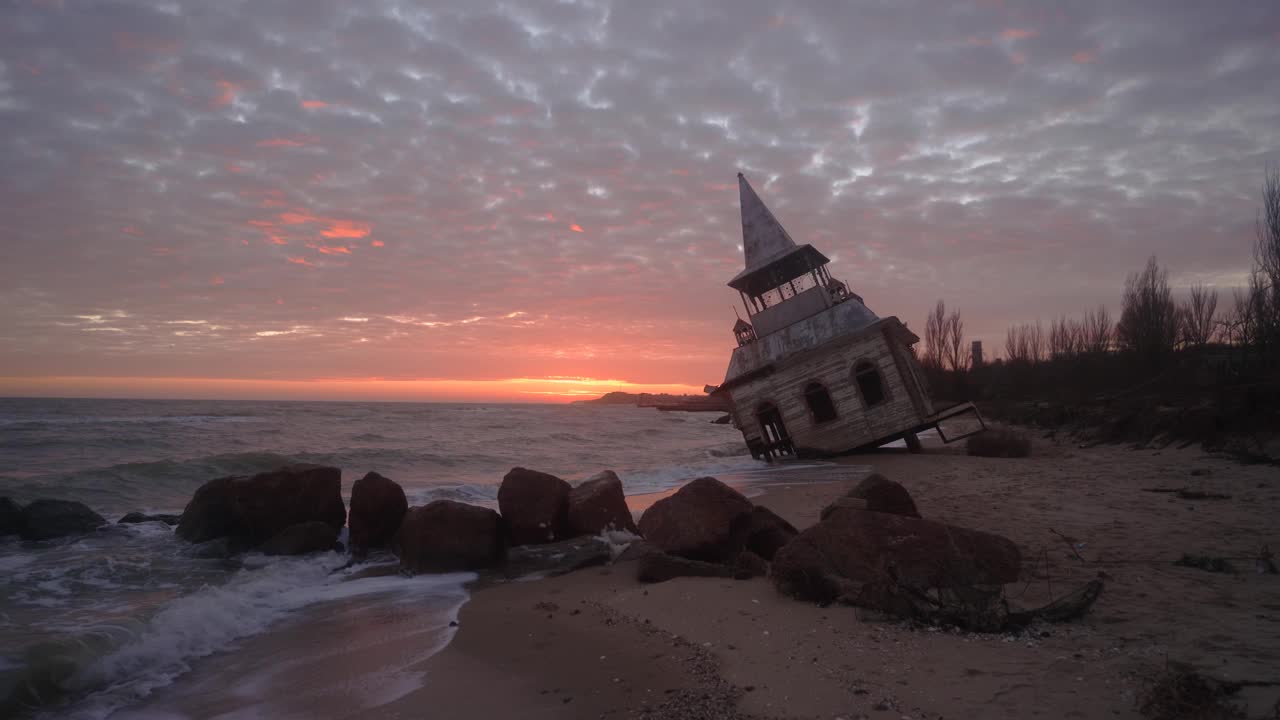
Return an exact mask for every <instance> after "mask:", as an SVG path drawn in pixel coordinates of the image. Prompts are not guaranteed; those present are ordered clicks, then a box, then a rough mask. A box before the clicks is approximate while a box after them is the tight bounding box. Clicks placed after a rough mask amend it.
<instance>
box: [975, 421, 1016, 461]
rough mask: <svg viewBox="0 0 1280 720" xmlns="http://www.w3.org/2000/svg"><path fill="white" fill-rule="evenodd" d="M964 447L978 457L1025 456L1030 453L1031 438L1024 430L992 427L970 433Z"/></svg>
mask: <svg viewBox="0 0 1280 720" xmlns="http://www.w3.org/2000/svg"><path fill="white" fill-rule="evenodd" d="M965 448H966V449H967V450H968V452H969V454H970V455H978V456H980V457H1004V458H1016V457H1027V456H1029V455H1030V454H1031V438H1030V437H1029V436H1028V435H1027V434H1026V433H1024V432H1018V431H1017V430H1010V429H1008V428H992V429H990V430H986V431H984V432H980V433H978V434H977V435H971V436H970V437H969V440H968V442H966V443H965Z"/></svg>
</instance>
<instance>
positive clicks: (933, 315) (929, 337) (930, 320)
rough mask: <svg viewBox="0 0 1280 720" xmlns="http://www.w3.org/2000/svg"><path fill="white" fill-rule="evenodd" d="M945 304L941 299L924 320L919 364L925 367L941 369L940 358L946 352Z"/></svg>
mask: <svg viewBox="0 0 1280 720" xmlns="http://www.w3.org/2000/svg"><path fill="white" fill-rule="evenodd" d="M946 332H947V306H946V305H944V304H943V302H942V301H941V300H939V301H938V304H937V305H935V306H934V308H933V311H932V312H930V313H929V315H928V316H927V317H926V318H925V320H924V345H925V350H924V357H923V358H922V359H921V364H922V365H924V366H925V367H926V368H933V369H939V370H940V369H942V358H943V356H944V354H945V353H946V349H945V348H946V345H947V340H946Z"/></svg>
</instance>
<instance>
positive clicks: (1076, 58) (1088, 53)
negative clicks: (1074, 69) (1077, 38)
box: [1071, 50, 1098, 65]
mask: <svg viewBox="0 0 1280 720" xmlns="http://www.w3.org/2000/svg"><path fill="white" fill-rule="evenodd" d="M1096 59H1098V56H1097V55H1096V54H1094V52H1093V51H1092V50H1081V51H1079V52H1077V53H1076V54H1075V55H1072V56H1071V62H1073V63H1076V64H1078V65H1086V64H1088V63H1091V62H1093V61H1094V60H1096Z"/></svg>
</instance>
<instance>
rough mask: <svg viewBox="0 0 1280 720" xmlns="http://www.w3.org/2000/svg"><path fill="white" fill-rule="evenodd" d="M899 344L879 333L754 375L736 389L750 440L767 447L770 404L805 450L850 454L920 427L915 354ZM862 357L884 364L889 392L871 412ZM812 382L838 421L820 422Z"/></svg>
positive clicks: (737, 411)
mask: <svg viewBox="0 0 1280 720" xmlns="http://www.w3.org/2000/svg"><path fill="white" fill-rule="evenodd" d="M881 322H885V323H887V322H896V320H893V321H881ZM895 345H900V341H898V340H897V339H896V338H894V337H893V335H892V334H891V333H885V332H883V331H882V330H881V329H880V328H877V329H876V330H875V331H873V332H863V333H859V334H857V335H853V336H846V337H843V338H837V339H836V340H834V341H832V342H830V343H827V344H825V345H822V346H820V347H818V348H814V349H813V350H810V351H806V352H803V353H797V354H796V355H795V356H793V357H792V358H788V359H787V362H786V363H785V365H781V364H780V365H779V366H777V367H775V369H774V372H773V373H771V374H769V375H768V376H764V377H759V378H753V379H752V380H749V381H747V382H743V383H741V384H739V385H737V386H735V387H733V388H731V389H730V390H728V392H729V394H730V396H731V398H732V400H733V416H734V420H735V422H736V424H737V425H738V427H739V428H741V429H742V431H743V436H744V437H745V438H747V440H748V441H750V440H756V441H759V442H761V443H766V444H767V442H768V440H767V438H765V437H764V436H763V434H762V433H761V431H760V427H759V422H757V420H756V417H755V412H756V409H757V408H759V407H761V406H762V405H764V404H765V403H771V404H773V405H774V406H776V407H777V408H778V411H779V413H780V414H781V415H782V421H783V424H784V425H785V426H786V429H787V434H788V435H790V437H791V439H792V441H793V443H794V444H795V446H796V447H797V448H805V449H809V450H813V451H817V452H824V453H837V452H843V451H846V450H850V449H852V448H856V447H860V446H862V445H865V444H867V443H870V442H872V441H874V440H877V439H880V438H886V437H892V436H895V435H900V434H902V433H903V432H905V431H908V430H910V429H912V428H915V427H918V426H919V425H921V424H922V423H924V422H925V418H926V416H925V415H921V414H920V412H919V410H918V408H919V407H920V406H921V403H920V400H919V398H918V397H917V395H918V393H919V391H920V388H919V387H918V386H916V385H915V383H908V382H907V381H906V380H904V377H907V376H909V374H910V373H911V372H912V368H911V363H913V362H915V356H914V354H912V353H911V352H910V350H909V349H908V348H901V350H900V351H895V347H894V346H895ZM861 360H867V361H870V362H871V363H872V364H874V365H875V366H876V369H877V370H878V371H879V372H880V377H881V382H882V385H883V388H884V393H885V400H884V401H883V402H882V403H880V404H878V405H876V406H874V407H870V408H868V407H867V406H866V404H865V402H864V401H863V398H862V396H861V393H860V392H859V390H858V386H857V383H856V382H855V381H854V377H853V372H854V367H855V366H856V364H857V363H858V362H859V361H861ZM904 363H905V364H906V372H905V373H904V372H903V367H902V365H903V364H904ZM811 382H818V383H821V384H822V385H823V386H824V387H825V388H826V389H827V391H828V393H829V394H830V395H831V401H832V404H833V405H834V406H835V408H836V415H837V416H836V419H835V420H831V421H828V422H824V423H817V422H814V419H813V416H812V414H811V413H810V411H809V408H808V405H807V404H806V402H805V395H804V389H805V387H806V386H807V385H808V384H809V383H811Z"/></svg>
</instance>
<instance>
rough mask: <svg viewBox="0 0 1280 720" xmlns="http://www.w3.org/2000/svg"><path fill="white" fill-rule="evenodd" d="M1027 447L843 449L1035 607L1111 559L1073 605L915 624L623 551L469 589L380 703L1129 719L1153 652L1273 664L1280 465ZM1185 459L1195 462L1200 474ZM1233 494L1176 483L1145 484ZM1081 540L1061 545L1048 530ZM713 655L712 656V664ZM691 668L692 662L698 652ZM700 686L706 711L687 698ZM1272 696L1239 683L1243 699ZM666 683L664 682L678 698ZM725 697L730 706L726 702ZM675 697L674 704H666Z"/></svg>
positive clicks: (1253, 667)
mask: <svg viewBox="0 0 1280 720" xmlns="http://www.w3.org/2000/svg"><path fill="white" fill-rule="evenodd" d="M1036 451H1037V453H1036V455H1035V456H1034V457H1031V458H1026V459H991V458H977V457H968V456H966V455H963V454H961V452H959V451H958V450H957V449H952V448H947V449H943V448H930V449H929V451H928V452H927V453H925V454H923V455H909V454H905V453H901V454H899V453H881V454H877V455H871V456H858V457H854V458H850V459H849V460H848V462H850V463H857V464H864V463H870V464H872V465H873V466H874V467H875V468H876V470H877V471H879V472H882V473H884V474H886V475H888V476H889V477H891V478H894V479H896V480H898V481H900V482H902V483H903V484H904V485H906V486H907V487H908V488H909V489H910V490H911V492H912V493H913V494H914V496H915V498H916V500H917V502H918V503H919V505H920V508H921V512H922V513H924V514H925V516H926V517H930V518H935V519H939V520H943V521H946V522H950V523H954V524H957V525H962V526H966V527H974V528H981V529H986V530H990V531H993V532H998V533H1002V534H1004V535H1006V536H1008V537H1010V538H1011V539H1013V540H1014V541H1015V542H1017V543H1018V545H1019V547H1020V548H1021V549H1022V551H1023V557H1024V576H1025V579H1024V582H1025V583H1026V585H1025V586H1023V587H1013V586H1011V587H1010V588H1009V591H1010V592H1009V595H1010V598H1011V599H1012V600H1013V601H1016V602H1019V603H1022V604H1027V605H1034V604H1039V603H1041V602H1044V601H1045V600H1046V599H1048V598H1049V597H1050V592H1051V589H1050V586H1052V592H1053V593H1054V594H1061V593H1062V592H1063V591H1065V590H1066V589H1067V588H1069V587H1072V586H1074V585H1076V584H1080V583H1083V582H1085V581H1087V580H1088V579H1090V578H1092V577H1094V576H1096V575H1097V574H1098V573H1100V572H1101V573H1105V577H1106V578H1107V586H1106V590H1105V592H1104V594H1103V596H1102V598H1101V600H1100V601H1099V602H1098V604H1097V605H1096V606H1095V607H1094V608H1093V610H1092V611H1091V613H1090V614H1089V615H1088V616H1087V617H1086V618H1084V619H1083V620H1081V621H1078V622H1074V623H1070V624H1064V625H1056V626H1049V625H1045V626H1040V627H1036V628H1035V629H1034V631H1033V632H1032V633H1029V634H1028V635H1024V636H1016V637H1015V636H1006V635H972V634H968V633H955V632H946V631H930V630H927V629H926V630H921V629H911V628H908V627H906V626H904V625H902V624H900V623H893V622H880V621H874V620H871V619H869V618H863V617H860V615H861V613H859V612H858V611H856V610H854V609H851V608H846V607H829V608H819V607H816V606H812V605H806V604H803V603H798V602H794V601H792V600H790V599H788V598H785V597H783V596H780V595H779V594H778V593H777V592H775V591H774V589H773V587H772V585H771V584H770V583H769V581H768V580H766V579H756V580H750V581H734V580H720V579H704V578H680V579H676V580H672V581H669V582H665V583H659V584H656V585H647V586H644V585H640V584H638V583H636V582H635V580H634V578H633V577H632V570H631V568H629V567H628V566H627V565H626V564H618V565H614V566H612V567H609V568H604V569H597V570H587V571H583V572H579V573H576V574H573V575H569V576H565V577H561V578H554V579H548V580H541V581H536V582H527V583H513V584H509V585H505V586H500V587H494V588H488V589H484V590H481V591H479V592H476V593H475V594H474V595H473V597H472V600H471V601H470V602H469V603H468V604H467V605H466V606H465V607H464V608H463V610H462V613H461V617H460V623H461V628H460V631H459V632H458V634H457V635H456V637H455V638H454V640H453V643H452V644H451V645H450V646H449V647H448V648H447V649H446V650H445V651H444V652H442V653H441V654H439V655H437V656H435V657H433V658H432V659H431V660H429V661H428V662H427V666H428V680H427V685H426V687H425V689H424V690H422V691H420V692H418V693H414V694H413V695H410V696H408V697H406V698H404V699H403V700H401V701H400V702H398V703H395V704H393V705H390V706H387V707H385V708H383V711H385V713H386V716H387V717H412V716H414V714H415V708H417V709H418V710H419V711H422V710H425V709H427V708H430V709H431V716H432V717H459V718H460V717H513V718H525V717H529V718H533V717H538V718H541V717H565V718H567V717H581V718H588V717H734V716H756V717H786V718H837V717H845V718H855V717H861V716H866V717H872V718H876V717H885V718H889V717H893V718H900V717H911V718H938V717H948V718H988V717H990V718H1025V717H1072V718H1104V717H1105V718H1110V717H1138V712H1137V709H1136V700H1137V697H1138V696H1139V695H1140V694H1141V692H1142V691H1143V689H1144V688H1145V687H1146V685H1147V682H1148V681H1149V680H1150V679H1151V678H1152V677H1153V676H1155V675H1157V674H1158V673H1160V672H1161V671H1162V670H1163V669H1164V668H1165V667H1166V664H1177V663H1181V664H1186V665H1190V666H1193V667H1195V668H1196V669H1199V670H1201V671H1203V672H1205V673H1208V674H1210V675H1212V676H1214V677H1217V678H1220V679H1228V680H1276V679H1280V678H1277V673H1278V671H1280V577H1278V576H1274V575H1259V574H1257V573H1256V572H1255V570H1254V567H1253V563H1252V562H1251V561H1250V560H1248V559H1247V558H1249V557H1251V556H1253V555H1254V554H1256V552H1257V551H1258V550H1259V548H1260V547H1262V546H1270V547H1271V548H1280V526H1277V524H1276V523H1275V521H1274V518H1275V513H1276V510H1277V508H1280V483H1277V480H1280V477H1278V476H1280V472H1278V471H1277V469H1276V468H1275V467H1272V466H1257V465H1255V466H1246V465H1240V464H1238V463H1235V462H1233V461H1230V460H1224V459H1217V458H1211V457H1208V456H1205V455H1204V454H1203V453H1201V452H1200V451H1197V450H1192V449H1187V450H1173V449H1166V450H1128V449H1124V448H1119V447H1097V448H1092V449H1078V448H1074V447H1072V446H1071V445H1067V444H1057V443H1053V442H1051V441H1039V442H1038V443H1037V445H1036ZM1193 472H1195V473H1197V474H1194V475H1193V474H1192V473H1193ZM848 484H849V483H848V482H847V481H846V482H843V483H834V484H814V485H796V486H790V487H775V488H769V489H767V490H766V491H765V493H764V494H763V495H761V496H759V497H757V498H755V500H756V501H757V502H758V503H760V504H763V505H766V506H768V507H770V508H772V509H773V510H775V511H776V512H778V513H779V514H781V515H783V516H784V517H786V518H787V519H788V520H790V521H791V522H792V523H794V524H795V525H796V526H797V527H805V526H807V525H809V524H812V523H813V522H815V521H816V520H817V515H818V512H819V510H820V509H821V508H822V507H823V506H824V505H825V504H826V503H827V502H829V501H830V500H831V499H832V498H834V497H835V496H837V495H839V494H841V493H842V492H844V491H845V490H846V489H847V487H846V486H847V485H848ZM1155 487H1165V488H1173V487H1190V488H1194V489H1200V490H1205V491H1209V492H1216V493H1222V494H1227V495H1231V496H1232V497H1231V499H1229V500H1206V501H1188V500H1182V499H1177V498H1174V497H1171V496H1170V495H1168V494H1164V493H1152V492H1146V491H1144V490H1143V488H1155ZM1054 530H1056V531H1057V532H1058V533H1061V534H1063V535H1065V536H1068V537H1073V538H1075V539H1076V540H1077V542H1078V543H1079V544H1080V545H1079V548H1078V552H1079V554H1080V555H1081V556H1082V557H1083V558H1084V561H1083V562H1082V561H1081V560H1079V559H1077V558H1076V557H1075V553H1074V552H1073V549H1072V548H1071V547H1069V546H1068V544H1067V543H1066V542H1064V541H1063V540H1062V539H1061V538H1059V537H1058V536H1057V535H1055V534H1054V533H1053V532H1052V531H1054ZM1183 553H1191V554H1203V555H1213V556H1223V557H1237V558H1246V559H1242V560H1238V561H1234V564H1235V565H1236V567H1237V568H1238V569H1239V570H1240V573H1239V574H1238V575H1227V574H1217V573H1209V572H1205V571H1202V570H1198V569H1194V568H1186V567H1178V566H1175V565H1173V561H1174V560H1176V559H1178V558H1179V557H1181V555H1182V554H1183ZM708 668H718V673H716V674H706V672H707V669H708ZM691 669H693V670H700V671H702V672H701V673H699V672H690V670H691ZM704 694H708V695H710V696H712V697H714V698H716V699H720V700H723V701H724V702H723V705H722V706H721V707H720V708H719V709H718V710H717V711H715V712H708V713H706V714H700V713H698V712H696V711H693V712H689V711H688V710H686V709H684V708H683V707H682V706H681V702H682V701H684V702H688V700H689V699H691V698H698V697H700V696H701V695H704ZM1275 696H1276V693H1274V692H1272V693H1267V692H1262V691H1259V692H1256V693H1254V694H1252V695H1250V694H1249V693H1247V692H1246V693H1244V695H1243V696H1242V697H1243V698H1244V699H1247V700H1249V701H1251V706H1252V707H1251V709H1252V710H1253V711H1254V713H1255V715H1256V713H1258V712H1261V711H1262V710H1265V709H1267V708H1269V706H1270V704H1271V703H1272V702H1274V701H1275V699H1276V697H1275ZM673 698H674V699H673ZM735 698H736V705H734V704H732V703H731V702H730V701H731V700H732V699H735ZM664 702H667V703H668V705H667V706H666V707H664V706H663V703H664Z"/></svg>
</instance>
